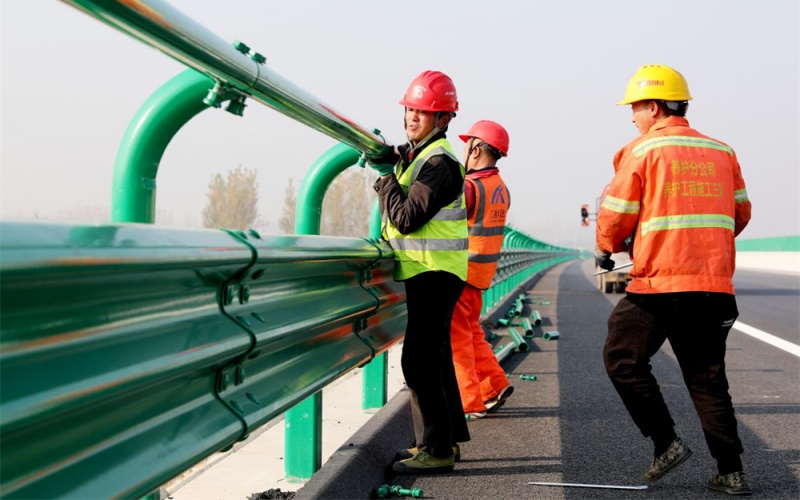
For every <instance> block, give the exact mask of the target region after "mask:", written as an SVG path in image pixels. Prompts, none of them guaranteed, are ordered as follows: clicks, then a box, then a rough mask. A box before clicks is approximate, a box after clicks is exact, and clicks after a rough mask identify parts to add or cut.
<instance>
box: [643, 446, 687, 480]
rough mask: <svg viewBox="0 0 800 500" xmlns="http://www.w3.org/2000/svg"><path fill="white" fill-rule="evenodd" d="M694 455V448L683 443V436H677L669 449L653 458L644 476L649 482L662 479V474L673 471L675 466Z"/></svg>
mask: <svg viewBox="0 0 800 500" xmlns="http://www.w3.org/2000/svg"><path fill="white" fill-rule="evenodd" d="M691 456H692V450H690V449H689V447H688V446H686V445H685V444H683V441H681V438H675V441H673V442H672V444H670V445H669V448H667V451H665V452H664V453H662V454H661V455H659V456H657V457H655V458H654V459H653V463H652V464H650V467H648V468H647V470H646V471H644V474H642V477H643V478H644V480H645V481H647V482H653V481H655V480H656V479H660V478H661V476H663V475H664V474H666V473H667V472H669V471H671V470H672V469H673V468H675V467H677V466H678V465H680V464H682V463H683V462H685V461H686V459H687V458H689V457H691Z"/></svg>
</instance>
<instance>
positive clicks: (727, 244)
mask: <svg viewBox="0 0 800 500" xmlns="http://www.w3.org/2000/svg"><path fill="white" fill-rule="evenodd" d="M690 99H691V95H690V94H689V87H688V85H687V83H686V80H685V79H684V77H683V75H681V74H680V73H679V72H677V71H676V70H674V69H672V68H670V67H667V66H659V65H649V66H642V67H641V68H639V70H638V71H637V72H636V73H635V74H634V76H633V78H631V80H630V82H629V84H628V87H627V91H626V93H625V98H624V99H623V100H622V101H621V102H619V103H618V104H629V105H630V106H631V108H632V111H633V120H632V121H633V123H634V124H636V127H637V128H638V129H639V132H640V134H641V135H640V136H639V137H638V138H637V139H635V140H633V141H632V142H630V143H629V144H627V145H626V146H625V147H623V148H622V149H621V150H620V151H619V152H618V153H617V154H616V156H615V158H614V169H615V171H616V172H615V176H614V179H613V180H612V182H611V185H610V187H609V189H608V193H607V194H606V196H605V197H604V199H603V201H602V203H601V205H600V210H599V212H598V215H597V253H596V255H595V257H596V262H597V264H598V266H600V267H602V268H604V269H609V270H610V269H612V268H613V266H614V262H613V261H612V260H611V258H610V256H611V254H612V253H614V252H622V251H626V250H628V251H629V253H630V254H631V258H632V261H633V268H632V269H631V271H630V274H631V276H632V278H633V279H632V281H631V282H630V284H629V285H628V287H627V293H626V296H625V297H624V298H622V300H620V301H619V303H618V304H617V306H616V307H615V308H614V311H613V312H612V313H611V316H610V317H609V319H608V336H607V338H606V342H605V346H604V349H603V356H604V362H605V366H606V370H607V372H608V375H609V377H610V379H611V381H612V383H613V385H614V388H615V389H616V390H617V393H618V394H619V395H620V397H621V399H622V402H623V403H624V404H625V407H626V408H627V410H628V413H629V414H630V416H631V418H632V419H633V421H634V423H635V424H636V425H637V426H638V427H639V430H640V431H641V432H642V434H643V435H644V436H645V437H649V438H651V439H652V441H653V445H654V458H653V461H652V463H651V465H650V466H649V467H648V468H647V470H645V472H644V479H645V481H648V482H650V481H655V480H657V479H659V478H660V477H662V476H663V475H664V474H666V473H667V472H669V471H670V470H672V469H673V468H674V467H675V466H677V465H679V464H681V463H683V461H685V460H686V459H688V458H689V457H690V456H691V454H692V451H691V450H690V449H689V447H688V446H687V445H686V444H685V443H684V442H683V441H682V440H681V439H680V438H679V437H678V436H677V434H676V433H675V422H674V421H673V420H672V417H671V416H670V413H669V410H668V408H667V406H666V403H665V402H664V398H663V396H662V394H661V391H660V390H659V387H658V383H657V381H656V379H655V377H653V375H652V373H651V366H650V358H651V357H652V356H653V355H655V353H656V352H657V351H658V350H659V349H660V348H661V345H662V344H663V343H664V341H665V340H669V342H670V345H671V347H672V350H673V352H674V353H675V357H676V358H677V360H678V364H679V365H680V369H681V372H682V374H683V379H684V382H685V384H686V387H687V388H688V390H689V393H690V395H691V397H692V401H693V402H694V407H695V410H696V411H697V414H698V416H699V417H700V423H701V425H702V428H703V433H704V434H705V440H706V444H707V446H708V448H709V451H710V452H711V456H712V457H714V458H715V459H716V461H717V469H718V472H719V474H718V475H716V476H714V477H713V478H712V479H711V480H710V481H709V482H708V487H709V488H711V489H714V490H718V491H723V492H726V493H729V494H734V495H749V494H750V493H751V490H750V487H749V486H748V484H747V481H746V479H745V476H744V472H743V467H742V461H741V458H740V455H741V453H742V452H743V448H742V443H741V440H740V439H739V435H738V431H737V424H736V417H735V416H734V410H733V404H732V403H731V396H730V394H729V392H728V380H727V377H726V375H725V343H726V339H727V336H728V332H729V331H730V329H731V327H732V326H733V323H734V321H735V320H736V317H737V316H738V314H739V312H738V309H737V307H736V298H735V296H734V289H733V272H734V269H735V261H736V247H735V245H734V238H735V237H736V236H737V235H738V234H739V233H741V232H742V230H743V229H744V228H745V226H746V225H747V223H748V222H749V220H750V211H751V204H750V201H749V200H748V198H747V191H746V189H745V183H744V180H743V179H742V173H741V169H740V167H739V162H738V161H737V159H736V154H735V153H734V151H733V149H731V147H730V146H728V145H727V144H725V143H723V142H720V141H718V140H716V139H712V138H710V137H707V136H705V135H703V134H701V133H700V132H698V131H697V130H694V129H693V128H691V127H690V126H689V122H688V121H687V120H686V117H685V116H686V111H687V109H688V105H689V103H688V101H689V100H690ZM630 237H632V241H631V240H630V239H629V238H630ZM626 239H627V240H628V241H631V243H630V246H629V245H627V244H626Z"/></svg>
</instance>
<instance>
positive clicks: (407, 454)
mask: <svg viewBox="0 0 800 500" xmlns="http://www.w3.org/2000/svg"><path fill="white" fill-rule="evenodd" d="M417 453H419V450H418V449H417V447H416V446H414V447H413V448H403V449H402V450H400V451H398V452H397V454H396V455H395V460H405V459H407V458H411V457H413V456H414V455H416V454H417ZM453 460H454V461H455V462H460V461H461V446H459V445H458V444H454V445H453Z"/></svg>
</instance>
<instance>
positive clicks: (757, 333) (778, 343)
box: [733, 321, 800, 358]
mask: <svg viewBox="0 0 800 500" xmlns="http://www.w3.org/2000/svg"><path fill="white" fill-rule="evenodd" d="M733 328H734V329H736V330H739V331H740V332H742V333H746V334H747V335H750V336H751V337H755V338H757V339H758V340H760V341H762V342H766V343H767V344H770V345H773V346H775V347H777V348H778V349H783V350H784V351H786V352H788V353H790V354H794V355H795V356H797V357H798V358H800V346H799V345H797V344H792V343H791V342H789V341H786V340H783V339H782V338H780V337H776V336H775V335H772V334H770V333H767V332H764V331H761V330H759V329H758V328H754V327H752V326H750V325H745V324H744V323H742V322H741V321H737V322H736V323H734V324H733Z"/></svg>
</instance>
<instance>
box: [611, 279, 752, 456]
mask: <svg viewBox="0 0 800 500" xmlns="http://www.w3.org/2000/svg"><path fill="white" fill-rule="evenodd" d="M738 315H739V311H738V309H737V307H736V299H735V297H734V296H733V295H729V294H724V293H704V292H685V293H669V294H653V295H644V294H627V296H626V297H624V298H623V299H622V300H620V301H619V303H618V304H617V307H616V308H615V309H614V311H613V312H612V313H611V316H610V317H609V319H608V337H607V338H606V343H605V347H604V349H603V357H604V361H605V366H606V371H607V372H608V376H609V377H610V378H611V382H612V383H613V384H614V388H615V389H616V390H617V393H619V395H620V397H621V398H622V402H623V403H624V404H625V407H626V408H627V410H628V413H629V414H630V416H631V417H632V418H633V421H634V422H635V423H636V425H637V426H638V427H639V430H641V432H642V434H643V435H645V436H648V437H652V436H654V435H656V436H657V435H659V434H660V435H662V436H663V435H664V434H665V433H671V432H674V431H673V428H674V426H675V422H674V421H673V420H672V417H671V416H670V413H669V410H668V409H667V405H666V403H665V402H664V398H663V397H662V395H661V391H660V389H659V387H658V382H657V381H656V379H655V377H653V374H652V373H651V365H650V358H652V357H653V355H655V353H656V352H657V351H658V350H659V349H660V348H661V346H662V344H663V343H664V340H667V339H668V340H669V343H670V345H671V346H672V350H673V351H674V352H675V357H676V358H677V359H678V364H679V365H680V368H681V372H682V374H683V381H684V383H685V384H686V387H687V389H689V393H690V395H691V397H692V402H693V403H694V407H695V410H696V411H697V415H698V416H699V417H700V424H701V425H702V427H703V433H704V434H705V438H706V443H707V444H708V449H709V451H710V452H711V455H712V456H713V457H714V458H715V459H716V460H717V463H718V465H721V463H724V462H727V463H728V464H730V463H734V464H736V463H738V467H739V469H738V470H741V462H740V461H739V455H740V454H741V453H742V452H743V449H742V443H741V441H740V440H739V435H738V432H737V428H736V417H735V416H734V412H733V404H732V403H731V396H730V394H729V393H728V379H727V377H726V375H725V343H726V339H727V337H728V332H729V331H730V329H731V326H733V323H734V321H735V320H736V317H737V316H738ZM734 467H735V466H734Z"/></svg>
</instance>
